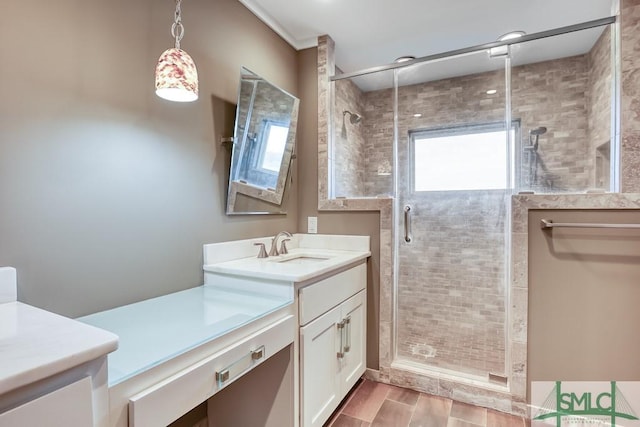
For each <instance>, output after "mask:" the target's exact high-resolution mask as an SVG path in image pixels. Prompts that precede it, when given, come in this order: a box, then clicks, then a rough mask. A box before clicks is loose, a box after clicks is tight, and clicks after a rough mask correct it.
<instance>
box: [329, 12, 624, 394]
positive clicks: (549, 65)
mask: <svg viewBox="0 0 640 427" xmlns="http://www.w3.org/2000/svg"><path fill="white" fill-rule="evenodd" d="M613 28H614V27H613V26H612V25H606V23H603V24H601V25H594V26H592V27H589V28H586V29H582V30H580V31H571V32H567V33H559V34H558V35H554V36H553V37H544V38H540V39H528V40H525V41H523V42H516V43H513V44H511V45H510V46H508V47H506V46H505V47H503V48H501V49H492V48H485V47H482V48H478V49H475V50H474V49H473V48H470V49H466V50H464V49H463V50H461V51H460V52H457V53H456V52H453V53H452V54H450V55H441V56H435V57H434V58H433V59H425V60H417V61H413V62H410V63H408V64H406V65H396V66H392V67H387V68H386V69H384V70H376V71H373V72H366V73H362V74H357V73H354V74H353V75H351V76H347V77H344V78H341V77H340V76H336V77H334V87H333V93H334V95H333V105H332V121H333V134H332V139H331V143H330V147H329V168H330V183H329V193H330V197H332V198H363V197H367V198H371V197H380V196H384V197H393V199H394V217H395V219H394V227H395V228H394V242H395V243H394V288H393V296H392V299H393V319H394V321H393V331H392V336H393V338H392V341H393V348H392V351H391V352H392V355H391V359H392V366H391V367H393V368H396V369H401V370H407V371H412V372H420V373H425V375H430V376H432V377H433V376H435V377H438V376H446V377H447V378H458V379H460V380H461V381H463V382H465V381H466V382H467V383H468V382H471V383H473V384H487V385H492V386H495V387H497V388H503V389H507V388H508V384H509V367H510V347H511V346H510V337H509V325H510V323H509V322H510V318H509V317H510V313H509V302H510V295H509V289H510V282H511V277H510V265H511V258H510V257H511V241H510V240H511V222H512V215H511V196H512V195H514V194H518V193H536V194H558V193H585V192H605V191H618V179H617V176H618V169H619V168H618V161H617V159H618V144H617V143H616V141H617V132H616V128H617V125H616V123H617V115H616V110H615V105H616V103H615V98H616V96H615V95H616V94H615V88H616V78H617V75H616V73H617V69H616V67H615V64H616V60H615V37H613V35H614V34H615V32H614V30H613ZM577 40H579V41H580V42H581V43H579V47H578V48H576V49H575V50H573V51H570V52H569V54H567V53H566V52H565V53H564V54H562V55H559V54H558V50H557V49H554V46H559V45H571V44H575V43H574V42H576V41H577Z"/></svg>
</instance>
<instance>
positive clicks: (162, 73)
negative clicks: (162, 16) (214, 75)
mask: <svg viewBox="0 0 640 427" xmlns="http://www.w3.org/2000/svg"><path fill="white" fill-rule="evenodd" d="M181 3H182V0H176V14H175V20H174V22H173V25H172V26H171V35H172V36H173V37H174V38H175V40H176V44H175V47H172V48H170V49H167V50H165V51H164V52H163V53H162V55H160V59H159V60H158V65H156V95H158V96H159V97H160V98H164V99H167V100H169V101H175V102H191V101H195V100H196V99H198V71H197V70H196V64H195V63H194V62H193V59H191V57H190V56H189V54H188V53H187V52H185V51H184V50H182V49H180V40H182V36H184V27H183V26H182V16H181V13H182V11H181V9H180V4H181Z"/></svg>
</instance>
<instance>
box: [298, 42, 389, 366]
mask: <svg viewBox="0 0 640 427" xmlns="http://www.w3.org/2000/svg"><path fill="white" fill-rule="evenodd" d="M317 56H318V51H317V49H316V48H311V49H306V50H303V51H300V52H299V53H298V75H299V80H298V93H299V97H300V99H301V100H302V101H301V103H300V123H301V125H300V127H299V128H298V141H297V144H298V145H297V154H298V160H299V163H300V165H304V167H302V166H301V167H299V168H298V174H299V175H298V189H299V190H298V191H299V193H298V203H299V210H298V212H299V217H298V230H300V232H306V231H307V218H308V217H309V216H317V217H318V232H319V233H327V234H358V235H367V236H371V253H372V255H371V258H370V260H369V262H368V263H367V282H368V283H367V299H368V301H367V367H369V368H373V369H377V368H378V323H379V322H378V321H379V311H380V300H379V295H380V213H379V212H344V211H343V212H326V211H323V212H318V107H317V105H318V102H317V100H318V80H317V79H318V77H317V76H318V66H317Z"/></svg>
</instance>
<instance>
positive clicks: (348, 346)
mask: <svg viewBox="0 0 640 427" xmlns="http://www.w3.org/2000/svg"><path fill="white" fill-rule="evenodd" d="M344 323H345V325H346V331H345V335H346V336H347V339H346V341H347V344H346V345H345V346H344V352H345V353H349V351H350V350H351V316H349V317H347V318H346V319H344Z"/></svg>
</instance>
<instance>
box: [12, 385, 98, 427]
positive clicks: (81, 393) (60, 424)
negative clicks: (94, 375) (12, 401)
mask: <svg viewBox="0 0 640 427" xmlns="http://www.w3.org/2000/svg"><path fill="white" fill-rule="evenodd" d="M91 393H92V388H91V378H89V377H85V378H83V379H81V380H79V381H76V382H75V383H72V384H69V385H68V386H66V387H62V388H60V389H58V390H55V391H52V392H51V393H48V394H45V395H44V396H41V397H39V398H37V399H34V400H32V401H30V402H27V403H25V404H24V405H22V406H19V407H17V408H15V409H12V410H10V411H7V412H4V413H2V414H0V426H2V427H23V426H24V427H31V426H34V427H36V426H47V427H88V426H93V401H92V395H91Z"/></svg>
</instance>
